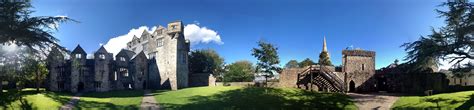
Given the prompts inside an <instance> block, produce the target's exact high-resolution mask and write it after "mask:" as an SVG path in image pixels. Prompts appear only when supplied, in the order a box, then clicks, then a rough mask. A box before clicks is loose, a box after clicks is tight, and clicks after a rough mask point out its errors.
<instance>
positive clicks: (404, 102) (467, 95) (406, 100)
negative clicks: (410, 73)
mask: <svg viewBox="0 0 474 110" xmlns="http://www.w3.org/2000/svg"><path fill="white" fill-rule="evenodd" d="M471 106H474V91H465V92H455V93H444V94H437V95H432V96H404V97H400V99H398V101H397V102H395V104H393V105H392V108H393V109H403V110H405V109H413V110H419V109H429V108H434V109H439V108H441V109H449V110H451V109H459V110H469V109H471V110H474V107H471Z"/></svg>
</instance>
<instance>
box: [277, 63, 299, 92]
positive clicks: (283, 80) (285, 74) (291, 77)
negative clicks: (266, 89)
mask: <svg viewBox="0 0 474 110" xmlns="http://www.w3.org/2000/svg"><path fill="white" fill-rule="evenodd" d="M303 70H304V68H287V69H283V71H282V72H281V73H280V80H279V86H280V87H289V88H296V82H297V80H298V73H300V72H302V71H303Z"/></svg>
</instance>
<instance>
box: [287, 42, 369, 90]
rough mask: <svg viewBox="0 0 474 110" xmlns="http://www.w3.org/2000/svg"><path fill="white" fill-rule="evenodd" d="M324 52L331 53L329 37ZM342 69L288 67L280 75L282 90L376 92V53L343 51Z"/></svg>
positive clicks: (328, 66)
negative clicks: (328, 45)
mask: <svg viewBox="0 0 474 110" xmlns="http://www.w3.org/2000/svg"><path fill="white" fill-rule="evenodd" d="M322 53H327V55H328V57H330V56H329V51H328V50H327V44H326V38H324V40H323V50H322V52H321V54H322ZM342 55H343V57H342V60H343V61H342V65H341V67H334V66H332V65H320V64H318V65H311V66H307V67H299V68H285V69H284V70H283V71H282V73H281V74H280V86H281V87H294V88H302V89H308V90H317V91H329V92H364V91H372V90H374V89H375V86H374V85H375V83H376V81H375V80H374V75H375V52H373V51H367V50H361V49H345V50H343V51H342Z"/></svg>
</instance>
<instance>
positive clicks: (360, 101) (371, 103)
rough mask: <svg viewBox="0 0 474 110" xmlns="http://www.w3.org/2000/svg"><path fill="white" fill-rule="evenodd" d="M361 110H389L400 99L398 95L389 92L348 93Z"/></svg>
mask: <svg viewBox="0 0 474 110" xmlns="http://www.w3.org/2000/svg"><path fill="white" fill-rule="evenodd" d="M348 95H349V96H350V97H352V98H353V100H354V101H355V103H356V105H357V107H359V110H389V109H390V107H391V106H392V105H393V104H394V103H395V102H396V101H397V100H398V96H397V95H394V94H388V93H372V94H357V93H348Z"/></svg>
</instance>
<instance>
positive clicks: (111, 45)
mask: <svg viewBox="0 0 474 110" xmlns="http://www.w3.org/2000/svg"><path fill="white" fill-rule="evenodd" d="M155 29H156V26H154V27H152V28H149V27H147V26H141V27H139V28H133V29H131V30H130V31H129V32H128V33H127V34H124V35H120V36H117V37H113V38H112V39H110V40H109V41H108V42H107V43H106V44H105V45H104V47H105V49H107V51H108V52H110V53H113V54H114V56H115V55H117V54H118V52H120V50H122V49H123V48H125V47H127V43H128V42H130V41H131V40H132V38H133V36H134V35H135V36H137V37H138V38H140V37H141V35H142V33H143V30H147V31H148V32H150V33H152V32H153V31H154V30H155Z"/></svg>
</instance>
